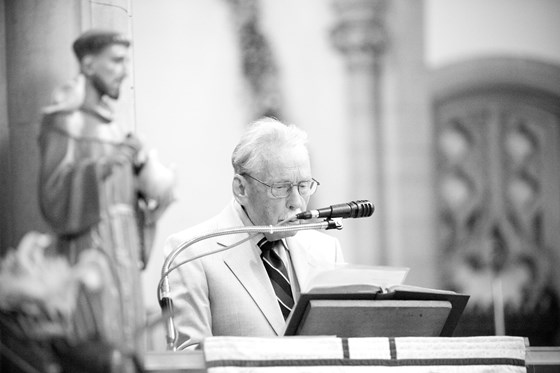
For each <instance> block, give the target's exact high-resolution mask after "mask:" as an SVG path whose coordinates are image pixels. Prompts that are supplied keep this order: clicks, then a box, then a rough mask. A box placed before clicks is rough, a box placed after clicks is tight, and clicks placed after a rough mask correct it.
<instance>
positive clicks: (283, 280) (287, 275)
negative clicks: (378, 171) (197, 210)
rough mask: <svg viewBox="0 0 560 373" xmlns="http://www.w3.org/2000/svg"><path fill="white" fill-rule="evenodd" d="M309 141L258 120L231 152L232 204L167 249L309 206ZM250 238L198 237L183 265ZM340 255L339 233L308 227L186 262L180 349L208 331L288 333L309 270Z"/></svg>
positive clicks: (178, 298) (176, 288)
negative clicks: (329, 233)
mask: <svg viewBox="0 0 560 373" xmlns="http://www.w3.org/2000/svg"><path fill="white" fill-rule="evenodd" d="M306 143H307V136H306V134H305V133H304V132H303V131H302V130H300V129H298V128H297V127H295V126H293V125H290V126H286V125H284V124H283V123H281V122H279V121H276V120H272V119H262V120H260V121H257V122H256V123H254V124H253V125H252V126H251V127H250V128H249V129H248V131H247V132H246V133H245V134H244V135H243V137H242V138H241V141H240V142H239V144H238V145H237V147H236V148H235V150H234V151H233V155H232V164H233V169H234V176H233V182H232V190H233V197H234V198H233V201H232V202H231V203H230V204H229V205H228V206H226V208H225V209H224V210H223V211H222V212H221V213H219V214H218V215H217V216H215V217H214V218H212V219H210V220H208V221H206V222H204V223H202V224H200V225H197V226H195V227H193V228H190V229H187V230H185V231H182V232H180V233H177V234H175V235H172V236H171V237H170V238H169V239H168V240H167V243H166V247H165V252H166V253H167V254H169V253H170V252H171V251H172V250H173V249H174V248H176V247H177V246H178V245H180V244H181V243H182V242H185V241H187V240H189V239H191V238H193V237H196V236H200V235H202V234H205V233H208V232H213V231H216V230H220V229H224V228H232V227H240V226H243V225H245V226H252V225H258V226H262V225H265V226H269V225H278V224H279V223H283V222H285V221H291V220H293V219H294V217H295V214H297V213H299V212H302V211H305V210H306V208H307V204H308V202H309V198H310V197H311V195H312V194H313V193H315V191H316V190H317V187H318V185H319V182H318V181H317V180H315V179H314V178H313V175H312V173H311V164H310V160H309V154H308V150H307V147H306ZM291 224H297V221H292V222H291ZM246 237H247V234H236V235H225V236H219V237H216V238H212V239H207V240H203V241H200V242H199V243H198V244H196V245H193V246H192V247H190V248H189V249H188V250H185V251H183V253H182V254H181V255H179V257H178V258H177V262H180V261H181V260H185V259H187V258H188V257H191V256H193V255H196V254H200V253H205V252H209V251H211V250H215V249H216V248H218V247H224V246H228V245H231V244H233V243H235V242H238V241H240V240H242V239H243V238H246ZM342 260H343V258H342V252H341V249H340V246H339V243H338V241H337V240H336V239H335V238H333V237H331V236H329V235H326V234H324V233H321V232H317V231H310V230H306V231H300V232H298V233H297V234H296V232H291V233H286V232H276V233H265V234H258V235H256V236H254V237H252V238H251V239H250V240H249V241H246V242H244V243H242V244H241V245H239V246H236V247H234V248H232V249H230V250H226V251H222V252H220V253H217V254H213V255H209V256H205V257H202V258H200V259H196V260H194V261H191V262H189V263H186V264H184V265H182V266H180V267H179V268H178V269H177V270H176V271H173V272H171V274H170V284H171V293H172V298H173V300H174V305H175V311H176V312H177V316H176V317H175V325H176V327H177V331H178V341H177V344H178V348H180V349H182V348H187V347H189V346H196V345H197V344H199V343H200V342H201V341H202V339H203V338H205V337H208V336H218V335H234V336H276V335H282V332H283V329H284V327H285V320H286V318H287V316H288V315H289V313H290V311H291V308H292V307H293V305H294V302H295V301H297V299H298V296H299V294H300V287H301V286H303V285H304V284H305V281H306V280H307V277H308V275H309V274H310V273H311V272H312V271H313V269H316V268H322V267H328V266H331V265H333V264H334V263H337V262H342Z"/></svg>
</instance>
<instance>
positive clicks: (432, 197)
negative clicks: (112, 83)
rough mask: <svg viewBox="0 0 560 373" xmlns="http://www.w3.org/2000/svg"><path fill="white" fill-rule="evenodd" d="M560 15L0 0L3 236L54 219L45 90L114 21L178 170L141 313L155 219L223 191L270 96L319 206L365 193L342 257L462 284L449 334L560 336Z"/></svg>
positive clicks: (170, 223) (187, 210)
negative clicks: (47, 183)
mask: <svg viewBox="0 0 560 373" xmlns="http://www.w3.org/2000/svg"><path fill="white" fill-rule="evenodd" d="M558 20H560V2H558V1H556V0H391V1H388V0H305V1H298V0H158V1H150V0H120V1H119V0H100V1H86V0H79V1H77V0H43V1H32V0H2V1H0V203H1V205H0V250H1V251H2V252H6V250H7V249H8V248H10V247H15V246H16V245H17V242H18V241H19V239H20V238H21V237H22V236H23V235H24V234H25V233H26V232H28V231H30V230H38V231H42V232H48V228H47V226H46V224H45V223H44V221H43V220H42V218H41V215H40V213H39V208H38V204H37V171H38V161H39V160H38V146H37V135H38V128H39V121H40V109H41V107H43V106H45V105H46V104H47V103H48V102H49V100H50V95H51V92H52V91H53V89H54V88H55V87H57V86H58V85H60V84H61V83H63V82H65V81H67V80H69V79H71V78H72V77H74V76H75V75H76V74H77V72H78V67H77V63H76V61H75V58H74V56H73V54H72V51H71V44H72V42H73V40H74V39H75V38H76V37H77V36H78V35H79V34H80V33H81V32H82V31H85V30H87V29H89V28H92V27H103V28H113V29H117V30H120V31H122V32H124V33H126V34H127V35H129V36H130V37H131V39H132V41H133V48H132V55H131V57H132V58H131V74H130V76H129V78H128V80H127V84H126V88H127V89H125V91H124V92H123V97H122V99H121V100H120V101H119V107H120V108H121V113H122V118H121V119H122V121H123V124H124V125H125V126H127V128H128V129H129V130H131V131H134V132H136V133H138V134H139V135H140V136H142V137H143V138H144V140H145V142H146V143H147V144H148V145H149V146H150V147H152V148H154V149H156V150H157V151H158V153H159V156H160V158H161V160H162V161H163V162H164V163H167V164H174V166H175V167H176V170H177V173H178V177H179V179H178V186H177V198H178V200H177V201H176V202H175V203H174V204H173V205H172V206H171V207H170V209H169V210H168V212H167V213H166V214H165V215H164V217H163V219H162V220H161V222H160V224H159V226H158V233H157V239H156V246H155V247H154V249H153V252H152V256H151V261H150V263H149V266H148V268H147V270H146V271H145V275H144V279H143V280H144V287H145V301H146V304H147V305H148V308H149V309H150V312H151V313H152V314H154V315H156V314H158V313H159V306H158V305H157V298H156V284H157V281H158V280H159V275H160V270H161V265H162V262H163V254H162V247H163V244H164V242H165V239H166V237H167V236H169V235H170V234H171V233H174V232H177V231H179V230H182V229H184V228H187V227H189V226H191V225H194V224H196V223H198V222H201V221H203V220H205V219H207V218H209V217H211V216H213V215H215V214H216V213H217V212H219V211H221V209H222V208H223V207H224V206H225V205H226V204H227V203H228V202H229V201H230V199H231V198H232V197H231V178H232V175H233V171H232V168H231V164H230V156H231V152H232V151H233V148H234V146H235V144H236V143H237V141H238V139H239V137H240V135H241V133H242V132H243V130H244V129H245V127H246V126H247V125H248V124H249V123H251V122H252V121H253V120H255V119H257V118H259V117H261V116H263V115H269V116H274V117H276V118H278V119H280V120H282V121H284V122H285V123H293V124H296V125H298V126H300V127H301V128H303V129H304V130H305V131H307V132H308V134H309V138H310V143H309V146H310V152H311V158H312V167H313V170H314V177H315V178H316V179H317V180H319V181H320V182H321V186H320V187H319V190H318V192H317V194H316V195H315V196H314V197H313V199H312V201H311V206H310V207H311V208H319V207H325V206H328V205H331V204H336V203H342V202H348V201H351V200H357V199H367V200H370V201H372V202H373V203H374V205H375V213H374V215H373V216H372V217H371V218H368V219H357V220H345V221H344V229H343V230H341V231H336V232H332V231H328V232H327V233H328V234H331V235H334V236H336V237H338V238H339V239H340V241H341V243H342V245H343V248H344V251H345V256H346V259H347V261H348V262H350V263H356V264H369V265H391V266H406V267H409V268H410V272H409V275H408V278H407V281H406V282H407V283H408V284H412V285H418V286H427V287H435V288H442V289H452V290H456V291H461V292H465V293H467V294H470V295H471V299H470V301H469V305H468V308H467V310H466V311H465V314H464V316H463V318H462V320H461V323H460V325H459V327H458V330H457V333H456V335H492V334H504V333H505V334H507V335H523V336H527V337H529V338H530V342H531V345H558V344H559V343H560V340H559V337H558V331H559V327H558V325H559V321H558V318H559V305H558V295H559V290H560V278H559V274H558V271H557V270H555V268H557V267H558V266H559V265H560V259H559V256H560V239H559V238H560V237H559V232H560V173H559V164H560V162H559V161H560V152H559V149H560V146H559V145H560V134H559V130H560V128H559V126H560V22H558ZM502 310H503V312H501V311H502ZM500 313H501V314H502V316H503V317H502V319H503V321H501V322H498V323H496V320H500V315H499V314H500ZM158 333H159V331H158V330H155V331H154V333H153V342H152V348H154V349H164V339H163V332H161V335H159V336H158Z"/></svg>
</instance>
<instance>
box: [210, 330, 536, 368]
mask: <svg viewBox="0 0 560 373" xmlns="http://www.w3.org/2000/svg"><path fill="white" fill-rule="evenodd" d="M525 349H526V346H525V340H524V339H523V338H522V337H508V336H505V337H450V338H446V337H398V338H385V337H376V338H336V337H277V338H253V337H210V338H207V339H206V340H205V341H204V345H203V350H204V357H205V360H206V367H207V369H208V372H209V373H248V372H255V373H259V372H263V373H264V372H280V371H281V372H327V373H330V372H352V373H354V372H356V373H358V372H366V371H371V368H372V367H373V366H375V367H376V370H375V371H376V372H382V373H383V372H387V373H405V372H420V373H424V372H426V373H427V372H430V373H436V372H437V373H439V372H441V373H463V372H465V373H466V372H475V373H482V372H484V373H488V372H496V373H498V372H500V373H521V372H526V371H527V369H526V367H525Z"/></svg>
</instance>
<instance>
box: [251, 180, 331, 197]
mask: <svg viewBox="0 0 560 373" xmlns="http://www.w3.org/2000/svg"><path fill="white" fill-rule="evenodd" d="M242 176H247V177H250V178H251V179H253V180H255V181H258V182H259V183H261V184H262V185H265V186H267V187H269V188H270V194H272V196H273V197H274V198H286V197H288V196H289V195H290V191H291V190H292V187H297V190H298V193H299V195H300V196H302V197H309V196H311V195H312V194H313V193H315V192H316V191H317V187H318V186H319V185H321V183H319V182H318V181H317V180H315V179H313V178H312V179H311V180H307V181H300V182H299V183H274V184H272V185H269V184H267V183H265V182H262V181H260V180H259V179H257V178H256V177H253V176H251V175H249V174H242Z"/></svg>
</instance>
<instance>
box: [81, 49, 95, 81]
mask: <svg viewBox="0 0 560 373" xmlns="http://www.w3.org/2000/svg"><path fill="white" fill-rule="evenodd" d="M93 62H94V58H93V55H91V54H87V55H85V56H84V57H82V60H81V61H80V69H81V71H82V74H84V75H85V76H91V75H92V74H93V72H94V66H93Z"/></svg>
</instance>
